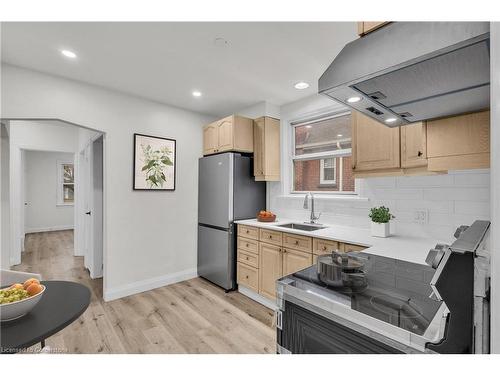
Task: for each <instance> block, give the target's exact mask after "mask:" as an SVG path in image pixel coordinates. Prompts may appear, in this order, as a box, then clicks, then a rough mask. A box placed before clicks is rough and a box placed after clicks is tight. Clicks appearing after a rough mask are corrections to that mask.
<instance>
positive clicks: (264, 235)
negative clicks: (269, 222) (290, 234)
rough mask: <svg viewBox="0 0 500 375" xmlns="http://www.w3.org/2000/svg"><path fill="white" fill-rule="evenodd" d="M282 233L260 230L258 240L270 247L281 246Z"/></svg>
mask: <svg viewBox="0 0 500 375" xmlns="http://www.w3.org/2000/svg"><path fill="white" fill-rule="evenodd" d="M282 237H283V235H282V233H281V232H276V231H274V230H268V229H261V230H260V235H259V239H260V241H262V242H266V243H269V244H271V245H278V246H281V240H282Z"/></svg>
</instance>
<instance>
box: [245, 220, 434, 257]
mask: <svg viewBox="0 0 500 375" xmlns="http://www.w3.org/2000/svg"><path fill="white" fill-rule="evenodd" d="M297 222H299V221H298V220H287V219H279V220H276V221H275V222H273V223H262V222H260V221H257V220H256V219H249V220H236V221H235V223H236V224H244V225H251V226H255V227H259V228H267V229H274V230H278V231H280V232H287V233H293V234H300V235H303V236H309V237H316V238H322V239H326V240H333V241H340V242H348V243H351V244H355V245H361V246H366V247H367V249H365V250H364V252H367V253H370V254H374V255H380V256H384V257H388V258H394V259H399V260H404V261H407V262H412V263H419V264H425V258H426V257H427V253H428V252H429V250H430V249H432V248H434V246H436V244H437V243H442V241H440V240H437V239H434V238H421V237H410V236H398V235H393V236H391V237H387V238H379V237H372V236H371V235H370V230H368V229H359V228H354V227H344V226H339V225H327V224H325V225H326V228H323V229H318V230H315V231H312V232H307V231H302V230H296V229H290V228H283V227H279V226H278V225H282V224H288V223H297Z"/></svg>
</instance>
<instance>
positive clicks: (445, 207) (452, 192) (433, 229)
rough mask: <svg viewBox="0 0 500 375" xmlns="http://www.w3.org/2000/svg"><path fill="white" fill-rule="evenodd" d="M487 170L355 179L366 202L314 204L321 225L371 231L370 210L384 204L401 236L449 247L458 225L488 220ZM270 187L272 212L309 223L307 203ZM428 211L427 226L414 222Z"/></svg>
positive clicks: (274, 187)
mask: <svg viewBox="0 0 500 375" xmlns="http://www.w3.org/2000/svg"><path fill="white" fill-rule="evenodd" d="M489 181H490V174H489V170H477V171H450V172H449V174H446V175H434V176H408V177H406V176H405V177H380V178H368V179H359V180H357V183H358V189H359V193H360V196H361V197H364V198H368V199H369V200H368V201H362V200H360V201H342V200H321V199H318V200H316V211H318V212H322V216H321V219H320V222H322V223H325V224H331V225H344V226H346V225H347V226H356V227H361V228H369V226H370V219H369V217H368V213H369V211H370V208H371V207H374V206H386V207H389V208H390V209H391V212H393V214H394V215H395V216H396V219H395V220H394V223H393V226H394V230H395V233H396V234H398V235H409V236H418V237H432V238H436V239H440V240H443V241H444V242H447V243H450V242H451V241H452V240H453V237H452V236H453V233H454V231H455V229H456V227H457V226H459V225H462V224H470V223H472V222H473V221H474V220H476V219H483V220H489V218H490V189H489V186H490V183H489ZM279 191H280V189H278V188H277V187H276V186H273V189H271V191H270V194H271V200H270V201H271V207H270V208H271V210H273V211H275V212H276V213H277V214H278V216H281V217H286V218H290V219H296V220H298V221H306V220H308V219H309V211H308V210H304V209H303V206H302V204H303V200H302V199H297V198H290V197H283V196H279V195H278V193H279ZM422 209H423V210H427V212H428V223H427V224H416V223H414V217H415V211H416V210H422Z"/></svg>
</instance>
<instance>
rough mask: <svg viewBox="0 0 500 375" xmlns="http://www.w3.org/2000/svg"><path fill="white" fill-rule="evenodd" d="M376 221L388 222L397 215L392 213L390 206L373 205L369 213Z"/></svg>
mask: <svg viewBox="0 0 500 375" xmlns="http://www.w3.org/2000/svg"><path fill="white" fill-rule="evenodd" d="M368 216H369V217H370V218H371V219H372V221H373V222H374V223H388V222H389V220H391V219H394V218H395V217H396V216H394V215H392V214H391V212H390V210H389V208H388V207H385V206H380V207H373V208H372V209H371V210H370V214H369V215H368Z"/></svg>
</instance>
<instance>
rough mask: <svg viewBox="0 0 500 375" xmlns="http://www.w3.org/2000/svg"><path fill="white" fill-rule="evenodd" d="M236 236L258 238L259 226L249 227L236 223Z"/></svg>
mask: <svg viewBox="0 0 500 375" xmlns="http://www.w3.org/2000/svg"><path fill="white" fill-rule="evenodd" d="M238 236H242V237H246V238H251V239H254V240H258V239H259V228H256V227H251V226H249V225H241V224H238Z"/></svg>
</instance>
